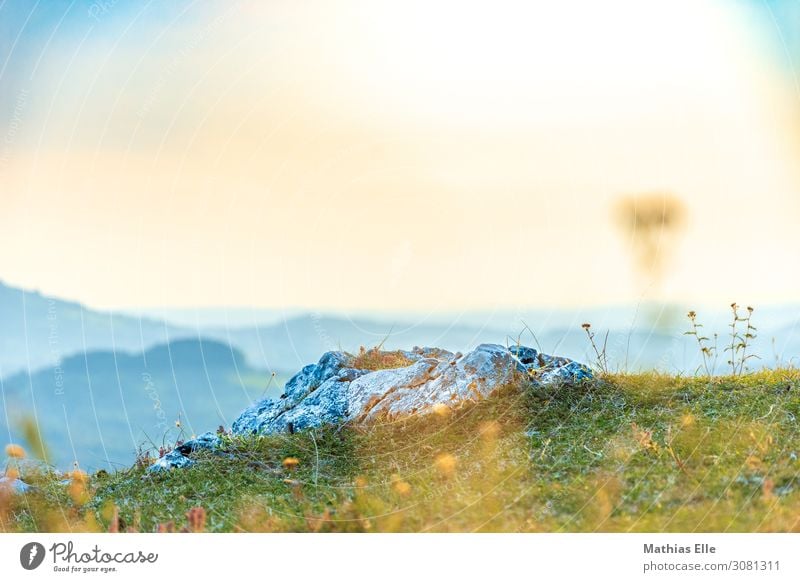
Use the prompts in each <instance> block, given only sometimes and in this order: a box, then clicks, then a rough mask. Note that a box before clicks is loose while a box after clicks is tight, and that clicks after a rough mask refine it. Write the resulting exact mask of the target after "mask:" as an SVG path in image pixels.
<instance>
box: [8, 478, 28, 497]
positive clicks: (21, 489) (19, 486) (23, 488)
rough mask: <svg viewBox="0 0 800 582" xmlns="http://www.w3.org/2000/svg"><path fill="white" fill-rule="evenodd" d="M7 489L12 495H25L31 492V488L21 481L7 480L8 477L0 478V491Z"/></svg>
mask: <svg viewBox="0 0 800 582" xmlns="http://www.w3.org/2000/svg"><path fill="white" fill-rule="evenodd" d="M4 487H8V488H10V489H11V491H13V492H14V493H18V494H19V493H27V492H28V491H30V490H31V486H30V485H28V484H27V483H25V481H23V480H22V479H9V478H8V477H5V476H4V477H0V489H2V488H4Z"/></svg>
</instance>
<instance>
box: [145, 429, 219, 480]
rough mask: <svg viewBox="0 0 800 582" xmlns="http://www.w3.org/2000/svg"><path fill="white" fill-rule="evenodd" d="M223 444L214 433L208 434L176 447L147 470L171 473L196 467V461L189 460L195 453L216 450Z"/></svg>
mask: <svg viewBox="0 0 800 582" xmlns="http://www.w3.org/2000/svg"><path fill="white" fill-rule="evenodd" d="M221 444H222V439H221V438H220V437H219V436H218V435H216V434H214V433H213V432H206V433H203V434H201V435H200V436H199V437H197V438H193V439H191V440H188V441H186V442H185V443H183V444H182V445H180V446H178V447H175V448H174V449H173V450H171V451H170V452H168V453H167V454H166V455H164V456H163V457H161V458H160V459H158V460H157V461H156V462H155V463H153V464H152V465H150V466H149V467H148V468H147V470H148V471H150V472H152V473H157V472H159V471H169V470H170V469H184V468H186V467H191V466H192V465H194V461H193V460H192V459H190V458H189V455H191V454H192V453H193V452H195V451H199V450H215V449H217V448H218V447H219V446H220V445H221Z"/></svg>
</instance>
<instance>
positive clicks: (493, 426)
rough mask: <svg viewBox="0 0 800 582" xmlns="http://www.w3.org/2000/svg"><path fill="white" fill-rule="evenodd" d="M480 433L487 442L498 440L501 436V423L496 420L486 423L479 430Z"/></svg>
mask: <svg viewBox="0 0 800 582" xmlns="http://www.w3.org/2000/svg"><path fill="white" fill-rule="evenodd" d="M478 432H479V433H480V435H481V437H483V438H485V439H487V440H493V439H496V438H497V436H498V435H499V434H500V423H499V422H497V421H496V420H492V421H488V422H484V423H482V424H481V426H480V427H479V428H478Z"/></svg>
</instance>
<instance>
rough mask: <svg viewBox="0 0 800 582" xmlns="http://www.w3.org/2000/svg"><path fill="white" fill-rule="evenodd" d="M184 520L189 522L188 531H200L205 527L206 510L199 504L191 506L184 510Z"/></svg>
mask: <svg viewBox="0 0 800 582" xmlns="http://www.w3.org/2000/svg"><path fill="white" fill-rule="evenodd" d="M186 520H187V521H188V522H189V531H190V532H194V533H199V532H202V531H203V530H205V529H206V510H205V509H203V508H202V507H200V506H198V507H192V508H191V509H190V510H189V511H187V512H186Z"/></svg>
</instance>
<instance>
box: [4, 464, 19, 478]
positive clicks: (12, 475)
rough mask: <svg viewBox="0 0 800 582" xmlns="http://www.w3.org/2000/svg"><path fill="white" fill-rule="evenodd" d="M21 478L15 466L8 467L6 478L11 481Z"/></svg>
mask: <svg viewBox="0 0 800 582" xmlns="http://www.w3.org/2000/svg"><path fill="white" fill-rule="evenodd" d="M18 478H19V471H17V470H16V468H14V467H9V468H8V469H6V479H8V480H9V481H16V480H17V479H18Z"/></svg>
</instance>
